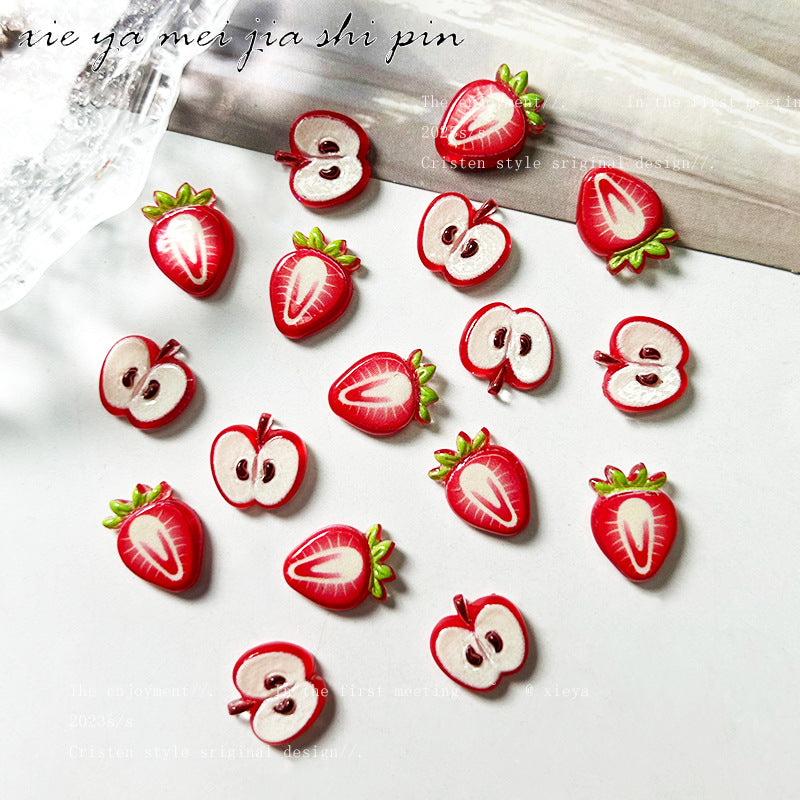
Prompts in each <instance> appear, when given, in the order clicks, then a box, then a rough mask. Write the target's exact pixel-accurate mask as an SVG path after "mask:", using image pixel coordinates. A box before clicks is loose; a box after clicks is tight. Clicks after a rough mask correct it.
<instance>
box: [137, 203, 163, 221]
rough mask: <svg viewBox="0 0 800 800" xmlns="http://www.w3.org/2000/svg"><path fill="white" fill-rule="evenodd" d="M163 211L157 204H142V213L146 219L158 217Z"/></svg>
mask: <svg viewBox="0 0 800 800" xmlns="http://www.w3.org/2000/svg"><path fill="white" fill-rule="evenodd" d="M163 213H164V212H163V211H162V210H161V209H160V208H158V206H144V208H142V214H144V215H145V216H146V217H147V219H152V220H156V219H158V218H159V217H160V216H161V215H162V214H163Z"/></svg>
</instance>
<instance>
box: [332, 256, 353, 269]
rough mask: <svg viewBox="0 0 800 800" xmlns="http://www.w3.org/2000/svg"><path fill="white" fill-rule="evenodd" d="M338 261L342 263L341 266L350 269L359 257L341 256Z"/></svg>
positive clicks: (337, 258) (337, 257)
mask: <svg viewBox="0 0 800 800" xmlns="http://www.w3.org/2000/svg"><path fill="white" fill-rule="evenodd" d="M336 260H337V261H338V262H339V263H340V264H341V265H342V266H343V267H349V266H350V265H351V264H353V263H354V262H356V261H358V256H352V255H340V256H336Z"/></svg>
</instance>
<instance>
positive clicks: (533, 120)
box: [525, 110, 545, 128]
mask: <svg viewBox="0 0 800 800" xmlns="http://www.w3.org/2000/svg"><path fill="white" fill-rule="evenodd" d="M525 117H526V119H527V120H528V122H529V123H530V124H531V125H534V126H535V127H537V128H544V127H545V122H544V120H543V119H542V118H541V117H540V116H539V115H538V114H537V113H536V112H535V111H527V110H526V111H525Z"/></svg>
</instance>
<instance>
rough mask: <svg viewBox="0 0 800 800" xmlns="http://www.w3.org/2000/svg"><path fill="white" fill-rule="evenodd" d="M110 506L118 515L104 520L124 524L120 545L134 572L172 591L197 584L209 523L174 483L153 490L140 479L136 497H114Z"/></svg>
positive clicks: (111, 524)
mask: <svg viewBox="0 0 800 800" xmlns="http://www.w3.org/2000/svg"><path fill="white" fill-rule="evenodd" d="M109 506H110V507H111V510H112V511H113V512H114V516H112V517H107V518H106V519H104V520H103V525H105V527H106V528H114V529H116V528H119V536H118V537H117V550H118V551H119V556H120V558H121V559H122V563H123V564H125V566H126V567H127V568H128V569H129V570H130V571H131V572H133V573H134V575H138V576H139V577H140V578H141V579H142V580H145V581H148V583H152V584H155V585H156V586H160V587H161V588H162V589H167V590H169V591H170V592H182V591H184V590H185V589H188V588H189V587H190V586H192V585H193V584H194V583H195V581H196V580H197V578H198V576H199V575H200V566H201V564H202V561H203V541H204V540H203V526H202V523H201V522H200V518H199V517H198V516H197V514H196V513H195V512H194V510H193V509H191V508H190V507H189V506H187V505H186V503H183V502H181V501H180V500H176V499H175V498H174V497H173V496H172V487H171V486H170V485H169V484H168V483H165V482H164V481H162V482H161V483H159V484H158V486H156V487H155V488H153V489H151V488H150V487H149V486H145V485H144V484H141V483H140V484H138V485H137V486H136V488H135V489H134V490H133V496H132V497H131V499H130V500H112V501H111V502H110V503H109Z"/></svg>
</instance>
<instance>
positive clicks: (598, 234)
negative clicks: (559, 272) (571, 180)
mask: <svg viewBox="0 0 800 800" xmlns="http://www.w3.org/2000/svg"><path fill="white" fill-rule="evenodd" d="M663 222H664V208H663V206H662V205H661V200H660V199H659V197H658V195H657V194H656V193H655V191H654V190H653V189H652V188H651V187H650V186H648V185H647V184H646V183H645V182H644V181H642V180H639V178H636V177H634V176H633V175H629V174H628V173H627V172H623V171H622V170H619V169H614V168H613V167H597V168H596V169H592V170H589V172H587V173H586V175H584V177H583V182H582V183H581V189H580V194H579V195H578V213H577V224H578V233H579V234H580V237H581V239H583V241H584V243H585V244H586V246H587V247H588V248H589V249H590V250H591V251H592V252H593V253H595V254H596V255H598V256H603V257H604V258H605V259H606V261H607V265H608V271H609V272H610V273H611V274H612V275H613V274H616V273H618V272H619V271H620V270H621V269H623V268H625V267H628V269H630V270H632V271H633V272H637V273H638V272H641V271H642V268H643V267H644V264H645V260H646V259H647V257H648V256H649V257H650V258H669V250H668V249H667V247H666V245H665V244H664V243H665V242H671V241H672V240H673V239H677V238H678V234H677V233H675V231H674V230H672V229H671V228H662V227H661V225H662V223H663Z"/></svg>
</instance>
